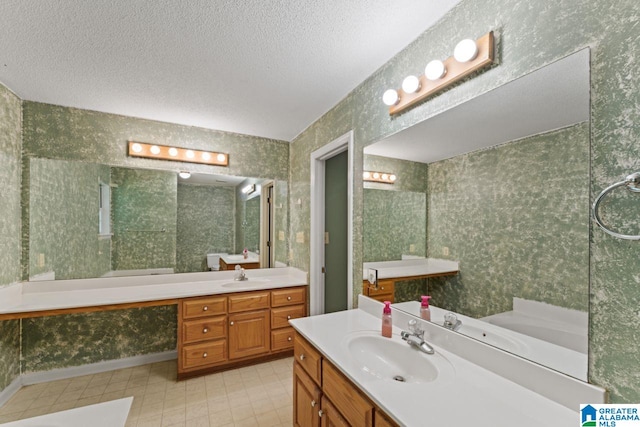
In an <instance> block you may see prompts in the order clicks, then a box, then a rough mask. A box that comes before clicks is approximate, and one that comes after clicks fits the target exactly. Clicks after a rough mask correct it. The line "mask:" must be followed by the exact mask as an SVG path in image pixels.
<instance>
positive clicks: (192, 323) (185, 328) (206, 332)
mask: <svg viewBox="0 0 640 427" xmlns="http://www.w3.org/2000/svg"><path fill="white" fill-rule="evenodd" d="M226 336H227V316H217V317H210V318H205V319H198V320H187V321H184V322H183V323H182V342H183V343H184V344H188V343H193V342H199V341H207V340H210V339H216V338H224V337H226Z"/></svg>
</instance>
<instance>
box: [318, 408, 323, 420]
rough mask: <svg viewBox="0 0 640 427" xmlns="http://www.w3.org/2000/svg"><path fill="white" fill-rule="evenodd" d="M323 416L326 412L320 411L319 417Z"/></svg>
mask: <svg viewBox="0 0 640 427" xmlns="http://www.w3.org/2000/svg"><path fill="white" fill-rule="evenodd" d="M323 415H324V412H322V409H320V410H319V411H318V416H319V417H320V418H322V416H323Z"/></svg>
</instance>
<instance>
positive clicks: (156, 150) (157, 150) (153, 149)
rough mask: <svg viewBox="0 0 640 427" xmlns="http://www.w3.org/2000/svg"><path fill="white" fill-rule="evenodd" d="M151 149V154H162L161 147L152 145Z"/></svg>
mask: <svg viewBox="0 0 640 427" xmlns="http://www.w3.org/2000/svg"><path fill="white" fill-rule="evenodd" d="M149 151H151V154H160V147H158V146H157V145H152V146H151V148H150V149H149Z"/></svg>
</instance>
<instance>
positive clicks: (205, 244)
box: [25, 158, 288, 280]
mask: <svg viewBox="0 0 640 427" xmlns="http://www.w3.org/2000/svg"><path fill="white" fill-rule="evenodd" d="M287 191H288V185H287V182H286V181H278V180H269V179H259V178H249V177H236V176H226V175H207V174H191V176H189V177H188V178H183V177H181V176H179V174H177V173H176V172H173V171H166V170H150V169H133V168H125V167H114V166H109V165H102V164H93V163H86V162H77V161H66V160H53V159H44V158H31V159H29V186H28V216H29V218H28V226H29V232H28V261H26V262H25V263H26V264H28V277H29V280H60V279H82V278H96V277H113V276H132V275H146V274H166V273H190V272H203V271H209V270H211V269H212V267H217V266H219V265H220V264H219V258H218V257H217V256H213V257H212V256H210V255H214V254H215V255H220V254H225V255H230V256H232V257H234V258H233V259H238V258H242V259H244V257H243V256H242V255H241V254H243V252H244V250H245V249H247V252H248V256H249V257H252V258H251V259H255V262H259V266H260V267H261V268H269V267H285V266H287V265H288V248H287V242H286V240H285V238H284V237H285V235H286V231H287V228H288V209H287ZM208 255H209V256H208ZM214 269H215V268H214Z"/></svg>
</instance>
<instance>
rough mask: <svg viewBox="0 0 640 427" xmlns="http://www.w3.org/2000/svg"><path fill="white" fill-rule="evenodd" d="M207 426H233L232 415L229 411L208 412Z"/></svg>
mask: <svg viewBox="0 0 640 427" xmlns="http://www.w3.org/2000/svg"><path fill="white" fill-rule="evenodd" d="M209 424H210V425H211V427H221V426H226V425H229V424H231V425H233V415H232V414H231V410H230V409H227V410H223V411H216V412H210V415H209Z"/></svg>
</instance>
